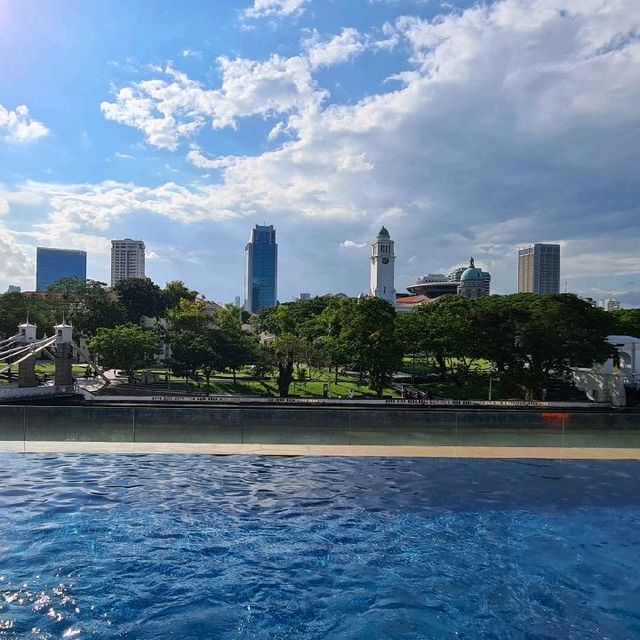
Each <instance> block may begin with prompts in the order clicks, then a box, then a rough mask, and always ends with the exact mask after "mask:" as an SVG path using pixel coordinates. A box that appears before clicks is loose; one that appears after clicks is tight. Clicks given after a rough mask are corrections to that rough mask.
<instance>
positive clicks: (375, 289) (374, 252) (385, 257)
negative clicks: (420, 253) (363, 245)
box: [370, 227, 396, 306]
mask: <svg viewBox="0 0 640 640" xmlns="http://www.w3.org/2000/svg"><path fill="white" fill-rule="evenodd" d="M393 244H394V243H393V240H391V238H390V237H389V232H388V231H387V230H386V229H385V228H384V227H382V228H381V229H380V231H379V232H378V235H377V236H376V239H375V240H374V241H373V242H372V243H371V290H370V293H371V295H372V296H374V297H376V298H382V299H383V300H386V301H387V302H389V303H390V304H392V305H394V306H395V304H396V290H395V285H394V280H395V278H394V262H395V260H396V256H395V254H394V252H393Z"/></svg>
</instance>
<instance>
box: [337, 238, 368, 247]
mask: <svg viewBox="0 0 640 640" xmlns="http://www.w3.org/2000/svg"><path fill="white" fill-rule="evenodd" d="M340 246H341V247H343V248H344V249H362V248H364V247H366V246H367V243H366V242H354V241H353V240H345V241H344V242H341V243H340Z"/></svg>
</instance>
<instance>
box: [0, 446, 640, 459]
mask: <svg viewBox="0 0 640 640" xmlns="http://www.w3.org/2000/svg"><path fill="white" fill-rule="evenodd" d="M6 452H24V453H115V454H140V453H150V454H185V453H195V454H203V455H264V456H331V457H344V456H347V457H408V458H487V459H491V458H504V459H553V460H640V448H602V447H598V448H594V447H526V446H525V447H518V446H511V447H483V446H468V447H465V446H447V445H441V446H428V445H427V446H406V445H395V446H389V445H317V444H314V445H311V444H240V443H193V442H171V443H168V442H90V441H81V442H80V441H73V442H71V441H68V442H59V441H27V442H18V441H0V453H6Z"/></svg>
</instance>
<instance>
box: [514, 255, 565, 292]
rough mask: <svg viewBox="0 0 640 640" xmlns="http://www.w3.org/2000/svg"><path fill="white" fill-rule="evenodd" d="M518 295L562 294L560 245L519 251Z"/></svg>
mask: <svg viewBox="0 0 640 640" xmlns="http://www.w3.org/2000/svg"><path fill="white" fill-rule="evenodd" d="M518 293H552V294H558V293H560V245H559V244H541V243H536V244H532V245H530V246H528V247H523V248H522V249H518Z"/></svg>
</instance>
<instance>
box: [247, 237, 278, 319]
mask: <svg viewBox="0 0 640 640" xmlns="http://www.w3.org/2000/svg"><path fill="white" fill-rule="evenodd" d="M244 257H245V266H244V308H245V310H246V311H250V312H251V313H257V312H258V311H260V310H261V309H264V308H265V307H274V306H275V304H276V300H277V298H278V245H277V244H276V230H275V229H274V228H273V225H269V226H261V225H256V227H255V229H252V230H251V238H250V240H249V244H247V246H246V247H245V250H244Z"/></svg>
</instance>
